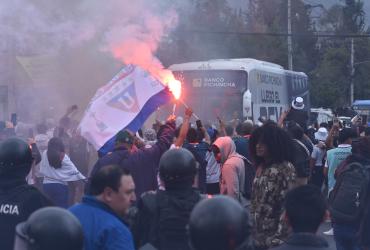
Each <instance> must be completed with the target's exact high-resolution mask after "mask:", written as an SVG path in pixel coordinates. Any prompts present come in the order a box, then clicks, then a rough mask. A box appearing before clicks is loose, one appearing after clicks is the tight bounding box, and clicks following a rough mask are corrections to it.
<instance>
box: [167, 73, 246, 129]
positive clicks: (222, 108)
mask: <svg viewBox="0 0 370 250" xmlns="http://www.w3.org/2000/svg"><path fill="white" fill-rule="evenodd" d="M174 74H175V77H176V78H177V79H178V80H180V81H181V82H182V84H183V92H182V97H181V98H182V99H183V101H184V102H185V103H187V104H188V105H189V106H190V107H191V108H193V110H194V112H195V113H196V114H197V115H198V116H199V117H200V118H201V119H202V120H203V121H204V122H208V123H210V124H215V122H216V121H217V117H220V118H222V119H223V120H224V121H231V120H232V119H234V118H235V116H237V117H238V118H242V114H243V110H242V102H243V94H244V92H245V91H246V89H247V72H245V71H238V70H202V71H200V70H194V71H182V72H180V71H177V72H176V71H175V72H174Z"/></svg>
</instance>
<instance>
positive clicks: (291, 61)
mask: <svg viewBox="0 0 370 250" xmlns="http://www.w3.org/2000/svg"><path fill="white" fill-rule="evenodd" d="M288 65H289V70H293V48H292V0H288Z"/></svg>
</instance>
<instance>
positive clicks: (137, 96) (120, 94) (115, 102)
mask: <svg viewBox="0 0 370 250" xmlns="http://www.w3.org/2000/svg"><path fill="white" fill-rule="evenodd" d="M171 97H172V94H171V93H170V92H169V91H168V89H167V88H166V87H165V86H164V85H163V84H161V82H159V80H157V79H156V78H154V77H153V76H152V75H150V74H149V73H148V72H147V71H145V70H143V69H141V68H139V67H137V66H133V65H129V66H127V67H125V68H124V69H122V70H121V71H120V72H119V73H118V74H117V75H116V76H115V77H114V78H113V79H112V80H111V81H110V82H109V83H108V84H106V85H105V86H103V87H101V88H100V89H99V90H98V91H97V93H96V94H95V96H94V97H93V99H92V100H91V102H90V104H89V106H88V107H87V109H86V111H85V114H84V117H83V118H82V120H81V123H80V125H79V129H80V131H81V135H82V136H83V137H84V138H85V139H86V140H87V141H88V142H90V143H91V144H92V145H93V146H94V147H95V149H97V150H98V149H100V148H101V147H102V146H103V145H104V144H105V143H106V142H107V141H108V140H109V139H111V138H112V137H113V136H115V135H116V134H117V132H119V131H120V130H122V129H128V130H130V131H133V132H136V131H137V130H138V129H139V128H141V126H142V125H143V124H144V122H145V121H146V119H147V118H148V117H149V116H150V114H151V113H153V112H154V111H155V110H156V109H157V108H158V107H159V106H161V105H163V104H165V103H167V102H169V101H170V100H171Z"/></svg>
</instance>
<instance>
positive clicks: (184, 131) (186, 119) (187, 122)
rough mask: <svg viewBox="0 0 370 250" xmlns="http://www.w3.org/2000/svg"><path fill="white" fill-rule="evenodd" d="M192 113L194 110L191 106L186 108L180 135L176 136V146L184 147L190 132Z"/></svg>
mask: <svg viewBox="0 0 370 250" xmlns="http://www.w3.org/2000/svg"><path fill="white" fill-rule="evenodd" d="M192 115H193V110H191V109H190V108H188V109H186V110H185V116H184V121H183V123H182V125H181V129H180V133H179V137H178V138H176V141H175V146H176V147H182V145H183V144H184V141H185V138H186V135H187V133H188V130H189V126H190V117H191V116H192Z"/></svg>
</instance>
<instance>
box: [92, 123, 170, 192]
mask: <svg viewBox="0 0 370 250" xmlns="http://www.w3.org/2000/svg"><path fill="white" fill-rule="evenodd" d="M174 133H175V123H174V122H173V123H167V124H166V125H163V126H162V127H161V129H160V131H159V132H158V135H157V137H158V140H157V143H156V144H154V145H153V146H152V147H151V148H142V149H138V150H137V151H135V152H130V151H128V150H127V149H126V148H118V149H116V150H115V151H113V152H112V153H110V154H107V155H105V156H103V157H102V158H100V159H99V160H98V161H97V162H96V163H95V166H94V167H93V170H92V172H91V174H90V176H92V175H93V174H94V173H96V172H97V171H98V170H99V169H100V168H102V167H103V166H106V165H111V164H117V165H119V166H121V167H123V168H125V169H128V170H129V171H130V172H131V175H132V178H133V179H134V182H135V188H136V196H137V197H140V195H141V194H142V193H143V192H145V191H149V190H156V189H157V187H158V182H157V173H158V164H159V159H160V158H161V156H162V154H163V153H164V152H166V151H167V150H168V148H169V147H170V145H171V144H172V141H173V137H174Z"/></svg>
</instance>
